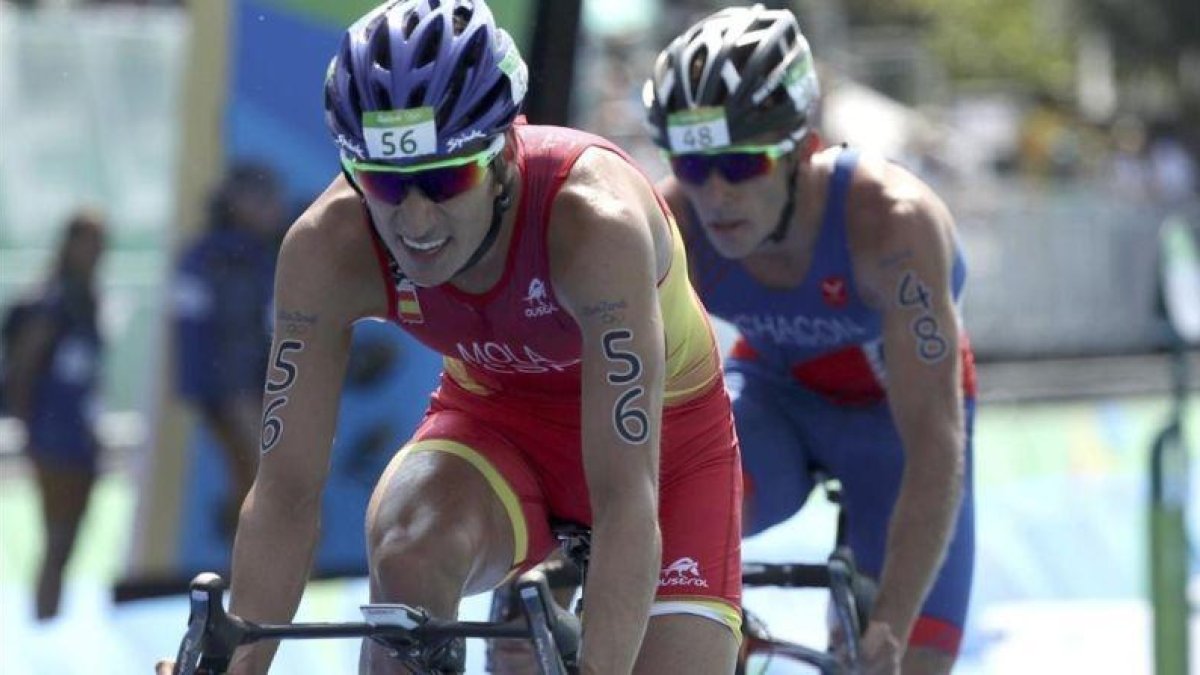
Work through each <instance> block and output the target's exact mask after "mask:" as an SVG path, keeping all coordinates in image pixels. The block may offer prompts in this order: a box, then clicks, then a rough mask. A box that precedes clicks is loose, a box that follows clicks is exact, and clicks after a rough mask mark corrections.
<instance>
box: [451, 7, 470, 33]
mask: <svg viewBox="0 0 1200 675" xmlns="http://www.w3.org/2000/svg"><path fill="white" fill-rule="evenodd" d="M474 14H475V8H474V7H472V6H471V3H468V2H459V3H458V6H456V7H455V8H454V34H455V35H462V32H463V31H464V30H466V28H467V24H469V23H471V16H472V15H474Z"/></svg>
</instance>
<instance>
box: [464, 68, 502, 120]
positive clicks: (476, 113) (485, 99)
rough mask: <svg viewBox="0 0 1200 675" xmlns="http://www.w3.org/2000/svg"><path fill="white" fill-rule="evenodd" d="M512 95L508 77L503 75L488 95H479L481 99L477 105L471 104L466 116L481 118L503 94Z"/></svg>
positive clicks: (473, 118) (471, 118)
mask: <svg viewBox="0 0 1200 675" xmlns="http://www.w3.org/2000/svg"><path fill="white" fill-rule="evenodd" d="M511 95H512V94H510V93H509V83H508V78H507V77H502V78H500V79H498V80H497V81H496V83H495V84H493V85H492V88H491V89H489V90H488V92H487V94H486V95H484V96H481V97H479V100H478V101H476V102H475V105H473V106H471V109H470V110H468V111H467V114H466V115H465V117H466V118H467V119H469V120H475V119H479V118H480V117H482V116H483V115H484V114H486V113H487V111H488V109H489V108H491V107H492V106H494V105H496V100H497V99H498V98H500V97H501V96H511Z"/></svg>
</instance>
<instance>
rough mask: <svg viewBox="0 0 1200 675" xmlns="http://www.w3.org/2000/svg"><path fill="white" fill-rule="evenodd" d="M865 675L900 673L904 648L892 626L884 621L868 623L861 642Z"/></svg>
mask: <svg viewBox="0 0 1200 675" xmlns="http://www.w3.org/2000/svg"><path fill="white" fill-rule="evenodd" d="M859 649H860V650H861V652H862V653H861V654H860V656H861V658H862V667H861V670H859V671H858V672H860V673H862V674H863V675H900V658H901V656H903V654H904V650H903V648H902V646H901V644H900V640H899V639H898V638H897V637H896V635H895V633H893V632H892V627H891V625H889V624H886V623H884V622H882V621H872V622H871V623H870V624H868V625H867V632H865V633H863V637H862V641H861V642H860V643H859Z"/></svg>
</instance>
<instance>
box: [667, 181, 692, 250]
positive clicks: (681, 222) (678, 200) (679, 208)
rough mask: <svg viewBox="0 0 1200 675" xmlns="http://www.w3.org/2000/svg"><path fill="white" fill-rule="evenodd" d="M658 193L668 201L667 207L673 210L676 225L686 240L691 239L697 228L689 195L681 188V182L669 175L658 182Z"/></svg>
mask: <svg viewBox="0 0 1200 675" xmlns="http://www.w3.org/2000/svg"><path fill="white" fill-rule="evenodd" d="M658 191H659V193H660V194H662V196H663V199H665V200H667V206H668V207H669V208H670V209H671V215H672V216H673V217H674V218H675V224H676V225H677V226H678V227H679V231H680V232H681V233H682V234H683V237H684V239H687V238H689V237H691V236H692V233H693V231H694V228H695V224H694V223H693V222H692V207H691V205H690V204H689V203H688V199H687V195H686V194H684V192H683V189H682V188H680V186H679V181H678V180H677V179H676V178H675V176H672V175H668V176H667V177H666V178H663V179H662V180H660V181H658Z"/></svg>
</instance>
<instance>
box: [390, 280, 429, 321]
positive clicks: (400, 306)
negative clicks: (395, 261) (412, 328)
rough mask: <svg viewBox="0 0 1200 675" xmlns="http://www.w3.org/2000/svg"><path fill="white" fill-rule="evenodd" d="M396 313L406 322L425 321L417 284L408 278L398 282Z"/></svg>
mask: <svg viewBox="0 0 1200 675" xmlns="http://www.w3.org/2000/svg"><path fill="white" fill-rule="evenodd" d="M396 313H397V314H399V315H400V320H401V321H403V322H404V323H425V315H423V314H421V301H420V299H418V298H417V285H416V284H414V283H413V282H411V281H409V280H408V279H402V280H401V281H400V283H398V284H396Z"/></svg>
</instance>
